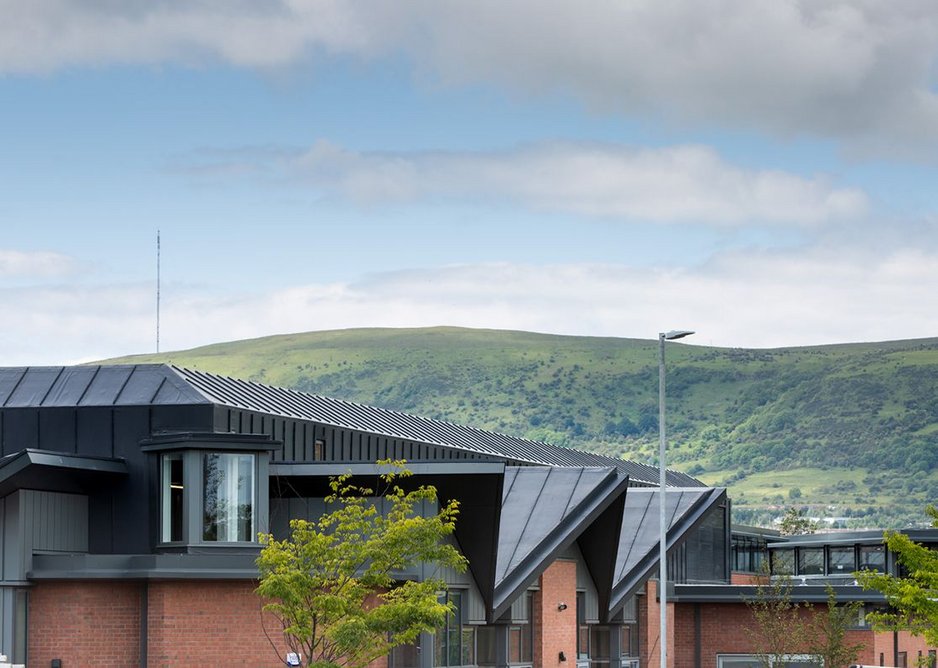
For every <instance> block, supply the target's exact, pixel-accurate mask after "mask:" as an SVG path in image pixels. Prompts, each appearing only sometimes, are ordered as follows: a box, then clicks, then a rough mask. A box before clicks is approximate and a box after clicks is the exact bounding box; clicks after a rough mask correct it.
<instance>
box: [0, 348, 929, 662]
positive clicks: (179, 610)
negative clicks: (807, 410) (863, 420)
mask: <svg viewBox="0 0 938 668" xmlns="http://www.w3.org/2000/svg"><path fill="white" fill-rule="evenodd" d="M0 455H2V458H0V522H2V531H0V537H2V539H0V540H2V543H0V559H2V569H3V579H2V581H0V652H3V653H5V654H7V655H9V656H11V658H12V660H13V661H14V662H15V663H20V664H22V663H25V664H27V665H29V666H53V665H61V666H65V667H67V668H71V667H72V666H137V665H139V666H169V665H207V666H208V665H219V666H220V665H246V666H276V665H283V661H282V657H283V656H284V654H285V651H286V648H285V647H284V645H283V643H282V642H281V640H280V638H279V629H278V627H277V626H276V625H275V623H274V621H273V620H272V619H270V618H268V617H267V616H265V614H263V613H262V612H261V601H260V600H259V599H258V597H257V596H256V595H255V594H254V593H253V589H254V587H255V586H256V584H255V580H256V576H257V571H256V568H255V566H254V560H255V558H256V555H257V553H258V546H257V543H256V542H255V537H256V535H257V534H258V532H267V531H270V532H272V533H274V534H275V535H278V536H281V535H284V534H285V533H286V531H287V527H288V521H289V519H291V518H293V517H307V518H313V517H316V516H317V515H318V514H319V513H321V512H322V508H323V505H322V498H323V496H325V493H326V488H327V483H328V479H329V476H332V475H336V474H340V473H345V472H347V471H350V472H352V473H353V474H354V475H356V476H360V477H362V478H363V479H367V478H369V477H373V476H375V475H376V473H377V468H376V466H375V463H374V462H375V461H377V460H380V459H386V458H393V459H405V460H407V461H408V466H409V468H410V469H411V470H412V471H413V472H414V474H415V476H416V478H417V480H418V481H420V482H432V484H434V485H435V486H436V487H437V489H438V490H439V494H440V496H441V497H442V498H444V499H449V498H455V499H459V500H460V503H461V514H460V519H459V522H458V524H457V530H456V534H455V541H456V543H457V545H458V547H459V548H460V549H461V550H462V552H463V553H464V554H465V555H466V556H467V558H468V560H469V564H470V568H469V570H468V571H467V572H466V573H465V574H456V573H449V574H447V583H448V589H447V592H446V593H445V595H446V596H448V597H449V598H450V599H451V600H452V601H453V602H454V603H456V604H457V609H458V610H459V614H458V615H456V617H454V618H453V619H451V621H450V628H449V629H447V631H448V632H447V633H442V634H437V635H436V636H433V635H427V636H426V637H424V638H422V639H421V643H420V645H419V646H415V647H405V648H400V649H399V651H396V652H395V653H394V655H393V656H391V657H389V659H388V662H389V663H390V665H391V667H392V668H418V667H419V668H433V667H436V666H499V667H507V666H541V667H550V668H566V667H567V666H572V665H573V664H574V663H576V664H577V666H584V667H585V666H592V667H593V668H606V667H608V668H622V667H624V666H637V665H641V666H649V665H657V662H658V658H657V656H658V655H657V651H658V650H657V648H658V631H657V620H658V608H657V600H656V595H655V594H656V590H655V584H656V583H655V581H654V579H653V575H654V573H655V571H656V569H657V553H658V552H657V551H658V522H657V516H658V503H659V498H660V495H659V491H658V489H657V481H658V471H657V469H655V468H654V467H649V466H645V465H642V464H638V463H635V462H626V461H621V460H617V459H611V458H607V457H602V456H599V455H595V454H590V453H583V452H578V451H575V450H569V449H565V448H559V447H555V446H551V445H548V444H544V443H536V442H533V441H528V440H525V439H519V438H513V437H510V436H505V435H501V434H494V433H491V432H486V431H482V430H478V429H472V428H469V427H464V426H459V425H454V424H449V423H444V422H439V421H435V420H429V419H426V418H420V417H416V416H411V415H406V414H403V413H398V412H394V411H388V410H383V409H379V408H373V407H369V406H363V405H360V404H355V403H351V402H346V401H340V400H335V399H329V398H325V397H319V396H314V395H310V394H305V393H300V392H295V391H291V390H285V389H281V388H274V387H269V386H264V385H261V384H257V383H251V382H246V381H240V380H235V379H231V378H224V377H220V376H216V375H213V374H207V373H202V372H198V371H190V370H186V369H180V368H177V367H173V366H168V365H125V366H79V367H36V368H10V369H0ZM667 479H668V484H669V490H668V494H667V495H666V499H667V506H666V511H667V515H668V518H669V529H668V545H669V565H670V570H669V573H671V574H673V580H674V582H675V584H673V587H674V591H673V594H672V595H671V597H669V601H673V603H670V604H669V605H670V606H673V618H674V620H675V623H674V624H671V625H669V636H671V637H670V639H669V647H672V648H674V651H673V657H672V665H674V666H681V667H683V666H717V665H719V666H726V667H727V668H729V666H737V667H738V666H743V665H747V664H745V663H742V661H744V657H745V655H746V654H747V653H748V652H749V651H750V650H751V647H748V646H745V644H744V643H738V642H737V643H735V644H733V643H730V644H727V643H722V641H721V640H720V638H719V636H721V635H723V636H729V637H732V634H733V633H734V630H733V629H734V628H735V627H733V626H732V625H733V624H736V625H739V624H742V623H744V620H743V617H744V616H745V605H744V604H742V603H741V601H742V599H741V598H740V596H741V592H744V591H745V590H746V587H747V586H750V585H746V584H733V582H734V581H735V582H737V583H739V582H742V581H744V580H745V579H746V576H744V575H739V574H737V575H736V576H735V579H734V577H733V575H732V567H731V558H733V559H735V560H736V561H735V562H734V563H736V564H737V566H739V565H740V564H742V563H743V561H741V560H740V557H739V555H740V553H741V550H742V545H743V538H744V537H745V536H744V535H743V533H742V532H738V533H737V534H736V541H735V543H733V542H731V541H732V539H731V530H730V504H729V500H728V499H727V496H726V491H725V490H723V489H719V488H709V487H706V486H704V485H702V484H701V483H700V482H699V481H697V480H695V479H694V478H692V477H690V476H686V475H684V474H681V473H678V472H673V471H669V472H668V476H667ZM749 538H750V539H752V541H754V543H753V544H754V545H755V548H753V545H750V546H749V547H750V553H753V554H755V553H758V554H765V553H771V554H772V557H771V558H772V560H773V561H772V563H773V564H776V563H778V564H782V563H786V562H785V561H784V560H785V558H787V555H788V553H784V552H783V550H786V549H789V550H792V552H791V555H792V558H794V559H795V562H794V563H796V564H798V566H797V569H796V571H795V573H796V575H801V574H802V573H801V571H800V570H798V569H801V566H800V564H801V561H798V560H799V559H801V558H802V557H801V555H802V553H803V554H804V555H806V556H805V559H807V561H805V562H804V563H805V564H808V566H805V568H809V567H810V568H813V567H814V566H810V565H811V564H814V563H815V561H816V557H815V556H811V555H812V554H814V553H810V552H808V551H807V550H809V549H810V548H809V547H806V546H804V545H802V544H797V543H792V542H791V541H789V542H787V543H785V541H783V540H781V539H780V538H779V539H778V540H775V541H774V542H771V545H769V538H766V537H765V536H763V537H762V538H759V534H756V537H755V538H753V537H752V536H749ZM773 538H774V537H773ZM871 540H873V542H875V539H873V538H871ZM752 541H751V542H752ZM786 545H787V547H786ZM825 545H826V544H825ZM734 546H735V550H734V549H733V548H734ZM753 549H754V550H755V551H754V552H753ZM857 549H859V548H857ZM822 550H828V548H827V547H822ZM824 554H825V555H828V554H834V555H840V553H839V552H836V551H835V552H833V553H830V552H824ZM855 554H860V552H857V551H856V550H855ZM864 554H865V553H864ZM776 555H778V556H776ZM841 556H843V555H841ZM825 558H828V557H826V556H825ZM837 558H838V557H836V556H835V561H834V562H831V563H843V564H846V560H845V559H846V557H843V560H841V561H836V559H837ZM825 563H826V562H825ZM804 575H805V577H806V578H807V577H815V576H816V574H811V573H807V572H805V573H804ZM421 576H422V574H421V573H419V572H415V573H411V574H406V577H413V578H420V577H421ZM740 578H742V580H740ZM806 586H808V585H806ZM843 586H844V587H846V586H847V585H843ZM805 591H806V592H807V589H806V590H805ZM865 595H866V596H869V594H865ZM734 596H735V598H734ZM740 606H742V608H741V607H740ZM737 630H738V629H737ZM870 633H871V632H870ZM898 642H899V641H898V640H896V643H898ZM721 643H722V644H721ZM896 647H898V644H896ZM923 649H924V650H925V651H926V652H927V648H923ZM897 651H898V650H897ZM883 652H884V656H885V650H883ZM874 654H875V652H874ZM278 656H279V657H280V658H278ZM909 656H911V655H909ZM734 660H736V662H735V663H733V661H734ZM868 663H874V662H873V661H869V662H868Z"/></svg>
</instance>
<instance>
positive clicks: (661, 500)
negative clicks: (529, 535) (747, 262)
mask: <svg viewBox="0 0 938 668" xmlns="http://www.w3.org/2000/svg"><path fill="white" fill-rule="evenodd" d="M691 334H693V332H690V331H687V330H683V329H677V330H674V329H673V330H671V331H670V332H660V333H659V334H658V565H659V567H660V569H661V571H660V573H659V576H658V604H659V608H660V611H661V618H660V619H661V621H660V625H659V628H660V633H661V635H660V638H661V668H668V527H667V522H666V517H665V515H666V513H665V490H666V489H667V478H666V473H667V467H666V465H665V459H664V453H665V445H666V443H667V434H666V429H665V422H664V414H665V411H664V342H665V341H674V340H675V339H683V338H684V337H685V336H690V335H691Z"/></svg>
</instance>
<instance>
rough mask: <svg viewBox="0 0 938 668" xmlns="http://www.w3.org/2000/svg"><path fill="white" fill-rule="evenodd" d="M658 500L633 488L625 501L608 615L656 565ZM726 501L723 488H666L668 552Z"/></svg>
mask: <svg viewBox="0 0 938 668" xmlns="http://www.w3.org/2000/svg"><path fill="white" fill-rule="evenodd" d="M660 498H661V495H660V494H659V492H658V490H657V489H651V488H634V489H631V490H629V493H628V495H627V496H626V499H625V508H624V511H623V518H622V528H621V530H620V531H619V545H618V549H617V552H616V566H615V579H614V584H613V591H612V597H611V600H610V602H609V612H610V614H612V613H615V612H616V611H617V610H618V608H619V607H621V606H622V604H624V603H625V601H626V600H627V599H628V598H629V597H630V596H631V595H632V594H633V593H635V591H636V590H637V589H638V587H639V586H640V585H641V584H642V583H643V582H644V581H645V579H646V578H647V577H648V576H649V575H650V574H651V572H652V571H653V570H654V569H655V568H656V567H657V565H658V545H659V524H658V522H659V519H658V510H659V508H660V505H659V504H660ZM725 498H726V490H725V489H723V488H719V487H718V488H697V487H695V488H678V489H668V492H667V495H666V501H665V523H666V525H667V527H668V529H667V549H668V550H671V549H672V548H673V547H674V546H675V545H677V544H678V543H680V542H681V541H682V540H683V539H684V538H685V537H686V536H687V535H688V533H689V532H690V531H691V530H692V529H693V528H694V527H696V526H697V525H698V523H699V522H700V521H701V520H702V519H703V518H704V517H705V516H706V515H707V514H708V513H709V511H710V510H712V509H713V508H714V507H715V506H717V505H719V503H720V502H721V500H723V499H725Z"/></svg>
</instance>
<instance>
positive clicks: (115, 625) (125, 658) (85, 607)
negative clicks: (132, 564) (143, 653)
mask: <svg viewBox="0 0 938 668" xmlns="http://www.w3.org/2000/svg"><path fill="white" fill-rule="evenodd" d="M141 592H142V587H141V585H140V584H139V583H130V582H42V583H38V584H36V585H35V586H33V587H32V588H31V589H30V591H29V650H28V651H29V665H30V666H48V665H49V664H50V662H51V661H52V659H61V660H62V665H64V666H98V667H100V668H112V667H114V668H116V667H119V666H120V667H123V666H135V665H139V663H140V611H141V600H142V599H141Z"/></svg>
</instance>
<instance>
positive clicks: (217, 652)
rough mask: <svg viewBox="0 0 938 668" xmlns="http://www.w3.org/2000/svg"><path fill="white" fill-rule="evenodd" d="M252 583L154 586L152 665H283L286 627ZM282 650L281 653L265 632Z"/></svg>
mask: <svg viewBox="0 0 938 668" xmlns="http://www.w3.org/2000/svg"><path fill="white" fill-rule="evenodd" d="M255 586H256V585H255V583H253V582H250V581H204V580H203V581H188V580H187V581H168V582H151V583H150V599H149V607H148V616H147V629H148V632H149V643H148V649H147V665H148V666H195V665H198V666H233V665H241V666H259V667H260V666H271V668H272V667H273V666H282V665H283V662H282V660H281V657H283V656H284V655H285V653H286V651H287V650H286V647H285V646H284V643H283V640H282V635H281V632H280V626H279V624H278V623H277V621H276V620H275V619H274V618H273V617H271V616H270V615H267V614H264V615H262V611H261V600H260V599H259V598H258V597H257V596H256V595H255V594H254V587H255ZM265 628H266V631H267V634H268V635H269V636H270V639H271V640H272V641H274V643H275V644H276V646H277V650H276V651H275V650H274V648H273V647H271V644H270V642H269V641H268V640H267V635H265V633H264V629H265Z"/></svg>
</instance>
